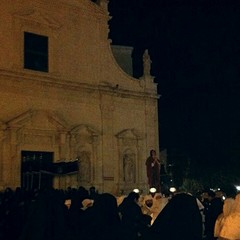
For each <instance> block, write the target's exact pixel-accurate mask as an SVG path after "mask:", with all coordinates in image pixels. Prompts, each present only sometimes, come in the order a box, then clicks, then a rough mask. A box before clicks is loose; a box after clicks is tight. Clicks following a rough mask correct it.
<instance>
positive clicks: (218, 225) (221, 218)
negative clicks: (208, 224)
mask: <svg viewBox="0 0 240 240" xmlns="http://www.w3.org/2000/svg"><path fill="white" fill-rule="evenodd" d="M233 206H234V199H233V198H226V199H225V200H224V203H223V212H222V213H221V214H220V215H218V217H217V220H216V222H215V227H214V237H216V238H218V239H219V240H223V238H221V236H220V232H221V231H222V228H223V226H224V222H225V219H226V218H227V216H229V215H230V214H231V212H232V209H233Z"/></svg>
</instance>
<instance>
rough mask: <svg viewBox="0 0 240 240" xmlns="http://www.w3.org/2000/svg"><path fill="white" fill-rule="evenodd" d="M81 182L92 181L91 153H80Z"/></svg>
mask: <svg viewBox="0 0 240 240" xmlns="http://www.w3.org/2000/svg"><path fill="white" fill-rule="evenodd" d="M77 159H78V167H79V180H80V182H81V183H89V182H90V181H91V153H90V152H87V151H82V152H79V153H78V156H77Z"/></svg>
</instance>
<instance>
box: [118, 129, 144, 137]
mask: <svg viewBox="0 0 240 240" xmlns="http://www.w3.org/2000/svg"><path fill="white" fill-rule="evenodd" d="M116 137H117V138H119V139H121V138H122V139H142V138H143V137H142V134H140V133H139V132H138V131H137V130H136V129H124V130H123V131H121V132H119V133H118V134H116Z"/></svg>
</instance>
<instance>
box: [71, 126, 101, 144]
mask: <svg viewBox="0 0 240 240" xmlns="http://www.w3.org/2000/svg"><path fill="white" fill-rule="evenodd" d="M70 133H71V135H72V136H73V137H74V139H75V140H76V141H77V143H78V144H82V145H85V144H87V143H88V144H92V143H93V142H95V143H96V142H97V141H98V136H99V135H100V132H99V131H97V130H96V129H94V128H93V127H90V126H89V125H85V124H81V125H78V126H76V127H75V128H73V129H72V130H71V132H70Z"/></svg>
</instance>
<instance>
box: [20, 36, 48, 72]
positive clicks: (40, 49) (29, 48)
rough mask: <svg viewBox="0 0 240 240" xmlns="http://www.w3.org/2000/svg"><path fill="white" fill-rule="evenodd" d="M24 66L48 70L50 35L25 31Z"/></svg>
mask: <svg viewBox="0 0 240 240" xmlns="http://www.w3.org/2000/svg"><path fill="white" fill-rule="evenodd" d="M24 68H26V69H31V70H35V71H41V72H48V37H46V36H42V35H38V34H34V33H29V32H24Z"/></svg>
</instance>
